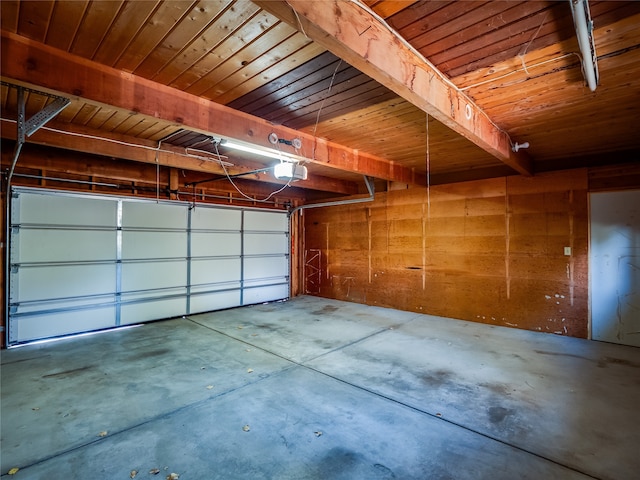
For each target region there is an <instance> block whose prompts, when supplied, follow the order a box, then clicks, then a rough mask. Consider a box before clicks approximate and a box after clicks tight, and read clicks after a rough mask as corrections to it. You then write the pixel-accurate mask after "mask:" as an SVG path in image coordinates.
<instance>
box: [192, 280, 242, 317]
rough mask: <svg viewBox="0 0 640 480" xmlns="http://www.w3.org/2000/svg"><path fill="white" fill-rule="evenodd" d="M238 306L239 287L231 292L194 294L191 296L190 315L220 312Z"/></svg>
mask: <svg viewBox="0 0 640 480" xmlns="http://www.w3.org/2000/svg"><path fill="white" fill-rule="evenodd" d="M238 305H240V285H239V284H238V288H237V289H236V290H232V291H222V292H213V293H207V294H194V293H193V292H192V296H191V313H202V312H209V311H212V310H222V309H224V308H232V307H237V306H238Z"/></svg>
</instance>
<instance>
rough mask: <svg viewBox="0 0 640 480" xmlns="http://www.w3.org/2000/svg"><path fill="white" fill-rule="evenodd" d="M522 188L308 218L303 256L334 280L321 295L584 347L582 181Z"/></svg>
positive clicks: (543, 181) (518, 183)
mask: <svg viewBox="0 0 640 480" xmlns="http://www.w3.org/2000/svg"><path fill="white" fill-rule="evenodd" d="M522 179H523V177H508V178H498V179H492V180H483V181H474V182H467V183H463V184H451V185H441V186H437V187H432V188H431V189H430V194H429V195H428V196H427V194H426V190H425V189H421V188H412V189H408V190H398V191H392V192H387V193H383V194H378V195H377V198H376V200H375V202H374V203H373V204H370V205H369V206H367V207H364V206H359V207H357V206H350V207H348V208H347V207H335V208H332V209H322V211H314V212H309V214H308V216H307V217H306V218H305V227H306V228H307V232H306V238H305V241H306V243H307V248H318V249H321V250H322V252H323V254H325V253H326V257H327V264H326V269H327V271H329V272H330V274H329V275H328V276H323V277H322V278H323V283H322V285H321V291H320V294H321V295H323V296H328V297H331V298H339V299H343V300H350V301H358V302H363V303H368V304H375V305H384V306H390V307H394V308H401V309H405V310H411V311H417V312H424V313H431V314H436V315H444V316H447V317H452V318H460V319H465V320H470V321H479V322H483V323H490V324H496V325H504V326H510V327H518V328H524V329H529V330H537V331H545V332H553V333H558V334H562V335H572V336H578V337H585V336H586V335H587V298H588V290H587V278H588V274H587V239H588V235H587V225H588V219H587V190H586V170H578V171H573V172H568V173H557V174H545V175H542V176H540V177H533V178H532V179H528V180H530V181H522ZM319 210H320V209H319ZM349 225H353V230H352V231H351V230H349V228H348V226H349ZM323 232H328V233H327V234H324V233H323ZM323 234H324V235H328V237H326V236H325V237H323ZM327 238H328V240H327ZM565 246H570V247H571V249H572V255H571V256H565V255H564V247H565Z"/></svg>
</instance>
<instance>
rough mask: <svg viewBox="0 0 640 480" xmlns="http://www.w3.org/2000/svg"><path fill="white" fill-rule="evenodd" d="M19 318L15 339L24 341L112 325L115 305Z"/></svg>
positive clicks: (99, 328)
mask: <svg viewBox="0 0 640 480" xmlns="http://www.w3.org/2000/svg"><path fill="white" fill-rule="evenodd" d="M19 318H20V321H19V322H18V326H17V338H16V339H15V341H17V342H24V341H27V340H36V339H42V338H50V337H57V336H61V335H69V334H72V333H77V332H86V331H90V330H101V329H104V328H109V327H112V326H113V319H114V318H115V307H113V306H111V307H99V308H93V309H81V310H75V311H73V310H71V311H66V312H58V313H51V314H42V315H29V316H24V317H19Z"/></svg>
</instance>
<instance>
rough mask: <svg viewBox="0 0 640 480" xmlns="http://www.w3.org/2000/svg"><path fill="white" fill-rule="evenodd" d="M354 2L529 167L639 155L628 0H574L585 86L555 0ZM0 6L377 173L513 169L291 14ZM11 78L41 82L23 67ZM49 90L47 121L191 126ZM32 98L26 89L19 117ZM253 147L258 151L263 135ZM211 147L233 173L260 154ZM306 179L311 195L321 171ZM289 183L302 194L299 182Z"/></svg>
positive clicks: (122, 130)
mask: <svg viewBox="0 0 640 480" xmlns="http://www.w3.org/2000/svg"><path fill="white" fill-rule="evenodd" d="M364 3H365V4H366V6H368V7H370V8H371V9H373V11H374V12H375V13H376V14H377V15H379V16H380V17H381V18H382V19H384V20H385V22H386V24H387V25H388V28H390V29H391V30H393V31H394V32H395V34H397V36H398V38H399V39H402V41H404V42H408V43H409V44H410V45H411V46H412V47H413V48H414V49H415V50H416V51H417V52H419V53H420V54H421V55H423V56H424V57H425V58H426V59H428V60H429V61H430V62H431V63H432V64H433V65H434V66H435V67H436V68H437V69H438V70H440V71H441V72H442V73H443V74H444V75H445V76H446V77H447V78H448V79H450V80H451V81H452V82H453V83H454V84H455V85H456V86H457V88H458V89H459V90H460V91H461V92H463V93H464V94H466V95H468V96H469V97H470V98H471V99H472V100H473V101H474V102H475V103H476V104H477V105H478V107H479V108H481V109H482V110H483V111H484V112H485V113H486V114H487V115H488V116H489V118H490V119H491V120H492V122H494V123H495V125H497V126H498V127H499V128H500V129H502V130H504V131H506V132H507V133H508V134H509V136H510V138H511V139H512V141H514V142H515V141H518V142H524V141H527V142H529V143H530V145H531V146H530V148H529V150H528V153H529V154H530V156H531V158H532V159H533V162H534V169H535V170H537V171H541V170H548V169H554V168H564V167H578V166H583V165H588V164H589V163H590V162H603V161H604V162H616V161H625V160H626V161H628V160H634V161H638V159H640V155H639V152H640V137H638V135H637V134H636V130H637V127H636V123H637V120H638V118H640V48H638V47H640V28H638V25H640V2H634V1H592V2H590V8H591V15H592V18H593V21H594V36H595V39H596V49H597V53H598V55H599V58H598V64H599V69H600V77H601V82H600V85H599V86H598V88H597V90H596V91H595V92H590V91H589V90H588V89H587V88H586V87H585V86H584V81H583V79H582V73H581V67H580V59H579V55H578V53H577V52H578V45H577V41H576V39H575V31H574V27H573V22H572V17H571V12H570V8H569V3H568V1H465V2H456V1H392V0H366V1H365V2H364ZM315 5H317V8H325V7H324V6H323V5H322V2H315V4H314V8H316V7H315ZM0 8H1V11H0V14H1V22H2V23H1V28H2V31H3V34H7V35H9V34H14V35H17V36H19V37H20V38H25V39H28V40H29V41H30V42H35V44H42V45H46V46H49V47H53V48H55V49H59V50H60V51H62V52H67V53H68V54H71V55H74V56H78V57H81V58H83V59H86V60H89V61H90V62H91V65H100V66H106V67H111V68H114V69H117V70H119V71H122V72H125V73H127V74H132V75H133V76H134V77H133V78H136V77H141V78H144V79H148V80H150V81H152V82H156V83H157V84H160V85H163V86H167V87H170V88H172V89H176V90H178V91H181V92H185V93H188V94H190V95H194V96H197V97H200V98H202V99H206V100H209V101H212V102H215V103H218V104H221V105H226V106H228V107H230V108H232V109H234V110H238V111H241V112H245V113H247V114H250V115H252V116H255V117H259V118H261V119H263V120H266V121H268V122H271V123H272V124H274V125H282V126H284V127H289V128H292V129H295V130H297V131H299V132H301V134H305V135H311V136H315V137H318V138H321V139H326V140H327V141H329V142H333V143H335V144H338V145H342V146H345V147H347V148H349V149H351V151H354V152H363V153H366V154H368V155H370V156H372V157H375V158H376V159H379V160H380V161H386V162H389V165H391V167H390V168H391V170H393V166H394V165H396V166H399V167H402V168H404V169H406V171H409V172H413V178H414V180H415V182H416V183H423V182H424V181H425V178H427V176H428V177H429V178H430V180H431V181H432V183H441V182H452V181H460V180H465V179H469V178H481V177H488V176H497V175H504V174H513V173H514V172H513V170H511V169H510V168H509V167H507V166H505V165H504V164H503V163H502V162H501V161H500V160H498V159H497V158H496V157H494V156H493V155H491V154H489V153H487V152H486V151H485V150H483V149H481V148H479V147H478V146H476V145H474V144H473V143H472V142H471V141H469V140H467V139H465V138H464V137H462V136H461V135H459V134H457V133H455V132H453V131H452V130H450V129H449V128H448V127H446V126H444V125H443V124H441V123H440V122H438V121H436V120H435V119H433V118H432V117H430V116H428V115H427V114H426V113H425V112H424V111H422V110H421V109H419V108H417V107H415V106H414V105H412V104H411V103H409V102H408V101H406V100H404V99H403V98H401V97H399V96H398V95H397V94H396V93H394V92H392V91H391V90H390V89H388V88H387V87H385V86H383V85H381V84H380V83H378V82H377V81H375V80H372V79H371V78H370V77H368V76H367V75H365V74H363V73H361V72H360V71H358V70H357V69H356V68H354V67H353V66H351V65H349V64H348V63H347V62H346V61H344V60H341V59H340V58H338V57H336V56H335V55H334V54H333V53H330V52H328V51H327V50H326V49H325V48H323V47H322V46H320V45H319V44H318V43H316V42H314V41H312V40H311V39H310V38H308V37H307V36H306V32H305V31H304V28H303V26H302V25H303V24H302V23H301V22H299V21H298V22H295V23H294V24H292V25H290V24H287V23H285V22H284V21H281V20H279V19H278V18H276V17H275V16H274V15H272V14H270V13H268V12H267V11H265V10H263V9H262V8H260V7H259V6H258V5H257V4H255V3H252V2H251V1H248V0H210V1H195V0H194V1H186V0H185V1H161V0H153V1H147V0H138V1H16V0H3V1H2V2H1V3H0ZM365 8H366V7H365ZM298 20H299V19H298ZM3 57H6V55H3ZM2 61H3V63H2V65H3V71H2V79H3V81H5V82H12V81H13V80H15V79H13V78H11V77H10V76H6V74H5V70H7V68H6V65H8V64H7V63H5V62H25V61H26V62H28V59H24V58H22V59H15V58H3V60H2ZM68 75H70V76H73V72H68ZM22 83H28V84H30V85H32V86H33V87H34V88H37V87H38V86H39V85H43V86H44V87H45V88H44V89H45V90H46V85H47V82H46V80H45V79H42V78H37V76H34V77H33V78H30V79H29V81H28V82H26V81H25V80H24V79H22ZM61 93H63V94H67V95H70V96H71V97H72V100H73V101H72V104H71V106H70V107H68V108H67V109H65V110H64V111H63V112H62V113H60V114H59V115H58V117H57V118H56V119H55V120H54V121H53V122H52V123H51V125H52V126H54V127H55V128H56V129H59V130H63V131H76V132H77V131H82V132H85V133H90V134H92V135H95V136H97V137H100V136H103V137H107V136H114V135H117V136H118V137H119V138H127V139H130V140H131V141H132V142H147V143H149V142H158V141H159V140H161V139H163V138H167V137H169V136H171V135H173V134H175V133H176V132H178V131H179V130H181V129H186V130H190V127H193V125H188V124H185V125H181V124H179V123H178V122H175V121H171V120H170V119H166V118H154V117H153V116H148V115H139V114H136V112H131V111H127V109H124V108H121V107H118V106H114V105H111V104H109V101H108V99H104V101H91V100H87V99H85V98H83V97H82V95H79V94H76V93H74V92H61ZM94 100H95V99H94ZM0 101H1V105H2V111H3V113H2V118H3V120H5V121H6V120H9V119H13V118H15V112H16V96H15V89H13V88H9V87H7V86H6V84H5V85H3V87H2V90H1V98H0ZM46 102H47V97H43V96H41V95H37V94H33V93H32V94H29V95H28V102H27V111H28V112H29V113H34V112H37V111H38V110H39V109H41V108H42V107H43V106H44V104H45V103H46ZM7 125H8V124H7ZM3 130H6V128H5V129H3ZM195 131H196V132H199V133H200V134H202V133H205V134H206V133H207V132H202V131H201V129H197V128H196V129H195ZM214 133H215V132H211V134H214ZM3 136H6V135H5V134H4V133H3ZM7 138H9V137H7ZM174 138H175V137H174ZM183 138H185V137H183ZM192 138H193V139H194V142H195V141H198V142H201V140H202V138H201V137H198V136H193V137H192ZM167 142H168V143H171V140H170V139H169V140H167ZM256 142H257V143H261V144H264V145H267V144H266V139H258V140H256ZM180 146H181V147H185V146H189V145H185V144H180ZM267 146H268V145H267ZM221 148H222V149H223V150H224V148H223V146H221ZM221 153H223V154H225V155H227V156H228V158H229V159H230V161H231V162H232V163H234V164H235V165H237V166H243V167H245V168H246V169H253V168H256V166H260V165H264V164H265V160H264V159H262V160H261V159H260V158H258V157H252V156H247V155H241V154H238V153H235V152H232V151H227V150H224V151H222V152H221ZM303 153H305V154H307V155H308V153H309V152H308V151H307V152H303ZM594 155H595V156H594ZM347 170H349V169H345V168H342V169H336V168H333V167H332V166H331V162H330V161H329V162H327V163H325V164H323V165H313V164H309V171H310V174H311V175H312V176H318V178H319V179H320V180H321V179H322V178H325V179H331V178H332V179H335V180H336V181H346V182H358V181H359V178H360V177H359V175H358V172H359V168H358V165H354V166H353V168H352V169H351V172H349V171H347ZM386 179H387V180H388V179H390V178H386ZM326 184H327V185H329V184H331V185H332V187H331V188H329V187H327V190H333V191H335V192H336V193H340V194H344V193H345V192H347V191H350V188H345V184H344V183H343V184H340V185H341V186H340V187H339V188H336V185H338V184H337V183H335V182H334V183H331V182H329V181H327V183H326ZM310 185H312V188H314V189H322V181H317V182H315V183H312V184H310ZM297 186H298V187H301V188H305V184H304V182H299V183H298V184H297Z"/></svg>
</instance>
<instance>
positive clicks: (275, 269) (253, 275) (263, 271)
mask: <svg viewBox="0 0 640 480" xmlns="http://www.w3.org/2000/svg"><path fill="white" fill-rule="evenodd" d="M288 275H289V262H288V261H287V259H286V258H284V257H258V258H246V259H245V267H244V278H245V280H250V279H258V278H271V277H286V276H288Z"/></svg>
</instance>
